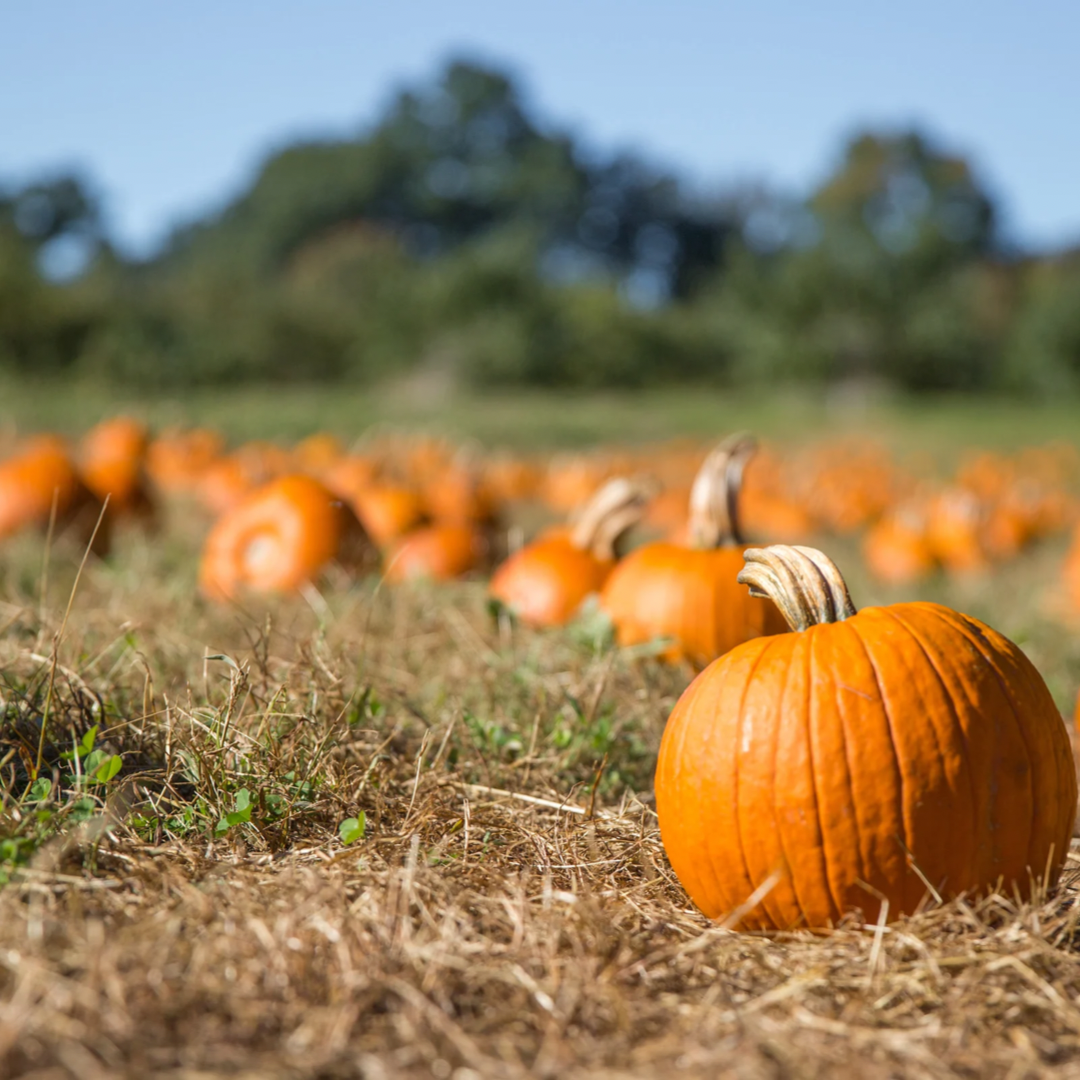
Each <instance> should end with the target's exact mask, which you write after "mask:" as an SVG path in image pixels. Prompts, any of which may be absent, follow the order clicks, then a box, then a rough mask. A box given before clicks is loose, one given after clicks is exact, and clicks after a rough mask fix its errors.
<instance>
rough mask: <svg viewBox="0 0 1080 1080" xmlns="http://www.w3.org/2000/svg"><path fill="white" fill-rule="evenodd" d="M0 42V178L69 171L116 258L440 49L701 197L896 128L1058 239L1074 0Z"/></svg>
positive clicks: (78, 31) (1071, 165) (10, 37)
mask: <svg viewBox="0 0 1080 1080" xmlns="http://www.w3.org/2000/svg"><path fill="white" fill-rule="evenodd" d="M0 38H2V40H3V49H2V54H3V60H2V63H0V182H2V181H4V180H8V181H12V180H15V181H17V180H20V179H25V178H27V177H28V176H31V175H33V174H34V173H36V172H39V171H42V170H47V169H54V168H58V167H63V166H69V165H76V166H79V167H82V168H84V169H86V170H87V171H88V172H89V173H90V174H91V175H92V176H93V177H94V178H95V179H96V181H97V183H98V185H99V188H100V191H101V193H102V194H103V195H104V196H105V199H106V207H107V210H108V213H109V218H110V221H111V223H112V226H113V229H114V232H115V233H116V235H117V236H118V237H119V238H120V239H121V240H122V242H123V243H124V244H125V245H126V246H128V247H129V248H130V249H132V250H138V251H147V250H149V249H150V248H151V247H152V246H153V244H154V243H155V242H156V241H158V240H159V239H160V238H161V237H162V235H163V234H164V232H165V231H166V230H167V228H168V227H169V225H170V223H172V222H175V221H177V220H182V219H185V218H189V217H192V216H194V215H196V214H198V213H200V212H201V211H203V210H205V209H206V208H207V207H210V206H214V205H217V204H220V203H221V202H222V201H223V200H224V199H226V198H227V197H228V196H229V195H230V194H232V193H234V192H236V191H237V190H239V188H240V187H241V186H242V185H243V184H244V182H245V181H246V179H248V178H249V177H250V176H251V174H252V172H253V170H254V169H255V168H256V166H257V164H258V162H259V161H260V160H261V158H262V157H263V156H265V154H266V153H267V152H268V150H270V149H271V148H273V147H274V146H275V145H277V144H280V143H281V142H284V141H286V140H288V139H290V138H292V137H295V136H298V135H304V134H309V135H310V134H314V135H327V134H348V133H350V132H354V131H357V130H359V129H360V128H362V126H363V125H364V124H365V123H366V122H368V121H370V120H371V119H372V118H373V117H374V116H375V115H376V113H377V111H378V109H379V108H380V106H381V105H382V104H383V103H385V101H386V99H387V97H388V96H389V94H390V92H391V90H392V88H393V87H395V86H397V85H400V84H401V83H402V82H404V81H409V80H414V79H417V78H422V77H425V76H428V75H430V73H431V72H433V71H434V69H435V67H436V66H437V65H438V64H439V63H440V62H442V61H443V60H445V59H446V58H448V57H449V56H452V55H460V54H464V55H468V56H472V57H476V58H479V59H486V60H492V61H497V62H501V63H505V64H508V65H510V66H512V67H513V68H514V70H516V72H517V73H519V74H520V76H521V77H522V79H523V80H524V84H525V86H526V88H527V90H528V93H529V97H530V99H531V100H532V101H533V102H535V104H536V105H537V106H538V107H539V108H540V110H541V112H542V114H543V115H544V116H545V117H547V118H549V119H551V120H552V121H554V122H555V123H557V124H559V125H560V126H565V127H569V128H571V129H572V130H574V131H575V132H577V133H579V134H581V135H583V136H584V137H585V138H586V139H587V140H588V141H589V142H590V143H591V144H592V145H594V146H597V147H599V148H601V149H613V148H617V147H619V148H621V147H636V148H639V149H641V150H643V151H644V152H645V153H646V154H648V155H649V156H651V157H653V158H654V159H655V160H658V161H660V162H662V163H666V164H669V165H671V166H674V167H676V168H678V169H679V170H681V171H683V172H684V173H686V174H687V175H689V176H690V177H691V178H692V179H693V180H695V181H696V182H698V183H700V184H702V185H706V186H717V187H719V186H723V185H728V184H731V183H734V182H738V181H747V180H757V179H761V180H766V181H769V182H771V183H773V184H776V185H779V186H781V187H784V188H786V189H788V190H792V191H796V192H801V191H804V190H806V189H807V188H808V187H809V186H810V185H812V184H813V183H814V182H815V181H816V180H818V179H820V177H822V176H823V175H824V174H825V173H826V172H827V170H828V169H829V167H830V165H831V164H832V163H833V162H834V161H835V158H836V155H837V152H838V150H839V147H840V145H841V143H842V140H843V138H844V137H845V135H846V134H847V133H848V132H850V131H851V130H852V129H853V128H855V127H857V126H859V125H864V124H874V125H883V126H892V127H895V126H899V125H906V124H910V123H918V124H920V125H922V126H924V127H925V128H926V129H928V130H929V131H930V132H931V133H933V134H935V135H936V136H937V137H938V138H939V139H940V140H942V141H943V142H944V143H946V144H947V145H949V146H952V147H955V148H956V149H958V150H960V151H962V152H964V153H966V154H968V155H969V156H970V157H971V158H972V159H973V160H974V162H975V163H976V165H977V167H978V168H979V170H980V172H981V175H982V176H983V177H984V178H985V180H986V182H987V183H988V184H989V186H990V187H991V190H992V191H993V192H994V193H995V195H996V196H998V198H999V199H1000V200H1001V202H1002V204H1003V208H1004V210H1005V213H1006V227H1007V230H1008V232H1009V234H1010V235H1011V236H1013V237H1014V238H1016V239H1017V240H1019V241H1021V242H1023V243H1026V244H1031V245H1053V246H1057V245H1061V244H1064V243H1067V242H1070V241H1077V240H1080V183H1078V182H1077V176H1078V175H1080V125H1078V124H1077V121H1076V111H1077V106H1078V104H1080V64H1078V63H1077V61H1076V56H1075V53H1076V48H1077V43H1078V42H1080V3H1076V2H1075V0H1044V2H1039V0H1030V2H1028V3H1020V2H1019V0H1016V2H1009V3H1006V2H999V0H979V2H976V0H936V2H930V0H906V2H905V3H903V4H874V3H871V2H867V0H833V2H830V0H821V2H819V3H816V4H814V3H806V2H805V0H753V2H750V0H745V2H742V3H729V2H725V0H712V2H707V0H666V2H664V3H659V2H654V3H642V2H635V0H618V2H616V0H546V2H545V3H542V4H540V3H537V4H523V3H520V2H519V0H517V2H516V0H500V2H494V0H397V2H396V3H385V2H383V3H368V2H360V0H354V2H351V3H346V2H344V0H338V2H334V0H304V2H303V3H301V2H300V0H294V2H290V3H285V2H279V0H259V2H255V0H232V2H230V0H214V2H209V0H185V2H184V3H183V4H180V3H169V2H168V0H158V2H154V3H148V2H147V0H138V2H136V0H93V2H87V0H23V2H21V3H15V2H12V3H8V4H5V5H4V10H3V13H2V17H0Z"/></svg>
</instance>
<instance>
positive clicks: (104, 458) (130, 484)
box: [77, 416, 155, 519]
mask: <svg viewBox="0 0 1080 1080" xmlns="http://www.w3.org/2000/svg"><path fill="white" fill-rule="evenodd" d="M148 444H149V433H148V431H147V428H146V425H145V424H142V423H140V422H139V421H138V420H134V419H132V418H131V417H128V416H117V417H113V418H112V419H109V420H103V421H102V422H101V423H100V424H97V425H96V426H94V427H92V428H91V429H90V430H89V431H88V432H87V433H86V435H84V436H83V439H82V442H81V443H80V444H79V450H78V455H77V459H78V464H79V472H80V474H81V476H82V478H83V481H84V482H85V484H86V486H87V487H88V488H89V489H90V490H91V491H92V492H93V493H94V494H95V495H96V496H97V497H98V498H99V499H102V500H104V499H105V497H106V496H108V499H109V513H110V514H115V515H118V516H121V517H126V516H130V515H137V516H140V517H143V518H146V519H149V518H152V517H153V514H154V510H155V507H154V500H153V498H152V496H151V495H150V492H149V490H148V487H147V483H146V474H145V463H146V449H147V446H148Z"/></svg>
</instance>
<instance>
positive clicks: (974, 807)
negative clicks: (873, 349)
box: [0, 383, 1080, 1080]
mask: <svg viewBox="0 0 1080 1080" xmlns="http://www.w3.org/2000/svg"><path fill="white" fill-rule="evenodd" d="M0 392H4V393H5V396H4V405H3V412H2V415H0V420H2V422H3V423H2V427H0V798H2V804H0V1077H3V1078H12V1080H14V1078H16V1077H34V1078H36V1080H67V1078H73V1080H74V1078H77V1080H97V1078H106V1077H109V1078H112V1077H125V1078H131V1080H135V1078H144V1077H150V1076H154V1077H167V1078H171V1080H210V1078H218V1077H221V1078H224V1077H248V1078H256V1077H259V1078H261V1077H275V1078H277V1077H281V1078H298V1080H299V1078H309V1077H310V1078H322V1080H339V1078H340V1080H345V1078H352V1077H363V1078H366V1080H380V1078H394V1077H435V1078H438V1080H450V1078H454V1080H472V1078H477V1077H497V1078H498V1077H505V1078H514V1077H525V1076H539V1077H554V1076H558V1077H561V1078H572V1077H575V1078H576V1077H612V1078H614V1077H642V1078H644V1077H658V1076H677V1075H685V1076H703V1077H704V1076H707V1077H722V1076H738V1077H762V1078H766V1077H819V1076H820V1077H825V1076H837V1075H858V1076H865V1077H881V1078H885V1077H955V1076H962V1077H1010V1078H1021V1077H1038V1076H1044V1075H1076V1074H1077V1073H1078V1072H1080V850H1077V851H1074V850H1072V847H1071V845H1072V834H1073V831H1074V821H1075V815H1076V801H1077V786H1076V766H1075V759H1074V749H1073V748H1074V745H1075V740H1074V738H1073V736H1074V733H1075V726H1074V725H1075V712H1076V703H1077V695H1078V690H1080V636H1078V633H1077V630H1078V628H1080V428H1076V427H1075V423H1074V417H1073V416H1072V415H1071V410H1070V409H1067V408H1065V407H1064V406H1058V407H1055V406H1043V407H1037V406H1034V405H1030V406H1029V405H1020V404H1017V405H1010V404H1007V403H997V404H994V403H987V402H982V403H977V402H974V401H971V402H967V401H965V402H950V401H928V402H922V403H920V404H919V406H918V407H915V406H910V407H909V406H905V405H904V404H903V403H902V402H892V403H889V402H886V401H876V400H869V401H851V400H845V399H843V398H841V397H835V396H834V397H832V398H827V397H825V396H821V395H819V396H817V397H813V398H810V397H801V396H798V395H793V396H790V397H780V396H765V395H761V396H750V395H748V394H742V395H741V396H740V395H736V394H730V395H728V394H720V393H718V392H716V391H708V392H702V393H700V394H693V393H690V392H688V391H670V392H664V393H658V394H656V395H651V396H650V397H644V396H637V397H635V396H633V395H626V396H619V395H615V394H607V395H601V394H580V395H577V396H575V397H572V398H570V397H567V398H560V397H559V396H557V395H553V394H548V393H544V392H540V391H537V392H536V393H532V394H528V395H525V394H506V395H504V396H502V397H495V396H492V397H458V396H449V397H444V396H443V395H441V394H439V393H438V392H437V388H436V390H435V391H431V390H430V388H424V387H419V386H416V387H412V388H411V389H409V390H408V392H407V393H406V392H404V391H403V392H401V393H398V394H390V393H383V392H374V391H372V392H370V393H368V392H366V391H365V392H360V391H355V390H353V391H343V392H341V393H340V394H335V393H334V392H333V391H330V390H325V389H324V390H316V389H306V390H305V389H300V390H297V391H296V392H295V393H293V392H291V391H288V390H283V389H280V388H279V389H276V390H274V391H271V390H269V389H267V390H257V389H244V390H242V391H240V390H237V391H234V390H229V389H228V388H223V389H220V390H214V391H213V392H211V391H199V392H193V393H192V394H191V395H190V396H189V397H188V398H186V399H185V400H184V401H183V402H177V401H166V400H151V399H139V398H132V399H130V400H122V401H118V400H115V399H112V398H106V397H103V396H100V395H97V394H96V393H95V391H93V390H92V389H89V390H87V392H86V393H85V394H78V393H72V392H71V391H70V390H67V391H54V390H53V389H52V388H50V387H48V386H41V385H37V386H35V385H34V384H31V383H27V384H19V385H13V386H11V387H10V388H6V389H5V388H0ZM691 686H692V687H693V688H692V689H689V690H688V688H689V687H691ZM669 718H670V720H669Z"/></svg>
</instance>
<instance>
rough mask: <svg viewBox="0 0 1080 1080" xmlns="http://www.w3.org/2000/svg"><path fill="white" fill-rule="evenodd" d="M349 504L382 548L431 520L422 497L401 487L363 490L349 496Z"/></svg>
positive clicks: (391, 485) (393, 485)
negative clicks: (428, 519)
mask: <svg viewBox="0 0 1080 1080" xmlns="http://www.w3.org/2000/svg"><path fill="white" fill-rule="evenodd" d="M349 503H350V504H351V506H352V508H353V509H354V510H355V511H356V516H357V517H358V518H359V519H360V520H361V521H362V522H363V523H364V528H365V529H367V531H368V534H369V535H370V536H371V538H372V539H373V540H374V541H375V543H376V544H378V545H379V547H385V546H386V545H388V544H391V543H393V542H394V541H395V540H397V539H398V538H399V537H401V536H404V535H405V534H406V533H408V532H409V531H410V530H412V529H415V528H417V527H419V526H420V525H421V524H423V523H424V522H425V521H426V520H427V511H426V510H425V508H424V500H423V499H422V498H421V497H420V495H419V494H418V493H417V492H416V491H414V490H413V489H412V488H408V487H402V486H400V485H398V484H371V485H369V486H367V487H361V488H359V489H357V490H355V493H354V494H353V495H352V496H350V497H349Z"/></svg>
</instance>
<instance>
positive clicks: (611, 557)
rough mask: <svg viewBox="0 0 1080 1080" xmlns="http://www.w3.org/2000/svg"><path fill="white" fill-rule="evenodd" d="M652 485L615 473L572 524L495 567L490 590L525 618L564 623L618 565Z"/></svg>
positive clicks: (532, 622) (535, 623) (547, 623)
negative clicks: (622, 542)
mask: <svg viewBox="0 0 1080 1080" xmlns="http://www.w3.org/2000/svg"><path fill="white" fill-rule="evenodd" d="M651 493H652V488H651V485H648V484H646V483H643V482H642V481H633V480H628V479H626V478H625V477H617V478H616V479H614V480H609V481H608V482H607V483H606V484H604V486H603V487H601V488H600V490H599V491H598V492H597V493H596V494H595V495H594V496H593V497H592V499H590V500H589V503H588V504H587V505H586V506H585V507H584V508H583V510H582V512H581V514H580V516H579V518H578V521H577V523H576V525H575V526H574V527H573V528H572V529H569V530H551V531H549V532H548V533H546V534H544V535H543V536H541V537H540V538H539V539H537V540H534V541H533V542H532V543H531V544H528V545H526V546H525V547H523V548H521V549H520V550H519V551H516V552H515V553H514V554H513V555H511V556H510V558H509V559H507V560H506V562H504V563H503V564H502V565H501V566H500V567H499V568H498V570H496V571H495V574H494V575H493V577H492V579H491V589H490V591H491V595H492V596H493V597H495V599H497V600H499V601H500V602H502V603H503V604H505V605H506V606H507V607H508V608H509V609H510V610H511V611H512V612H513V613H514V614H515V615H516V616H517V617H518V618H520V619H521V620H522V622H526V623H529V624H530V625H532V626H561V625H562V624H563V623H566V622H568V621H569V620H570V619H571V618H572V617H573V616H574V615H575V614H576V612H577V610H578V608H580V607H581V604H582V602H583V601H584V600H585V598H586V597H587V596H590V595H591V594H592V593H595V592H597V591H598V590H599V589H600V588H601V587H602V586H603V584H604V582H605V581H606V580H607V577H608V575H609V574H610V573H611V570H612V568H613V567H614V566H615V548H616V545H617V543H618V541H619V538H620V537H621V536H622V535H623V534H624V533H625V532H627V531H628V530H629V529H630V528H632V527H633V526H634V525H635V524H637V522H638V521H639V520H640V518H641V515H642V513H643V511H644V510H645V507H646V506H647V505H648V501H649V496H650V495H651Z"/></svg>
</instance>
